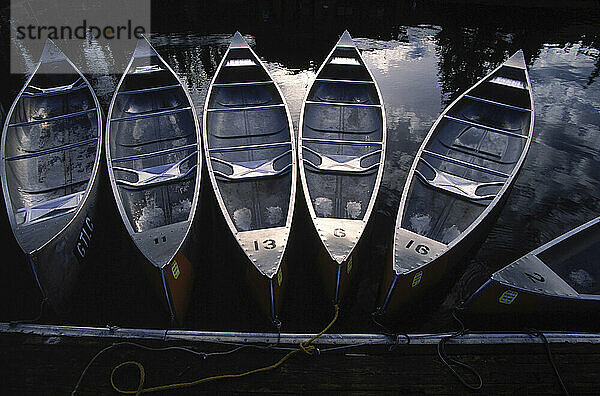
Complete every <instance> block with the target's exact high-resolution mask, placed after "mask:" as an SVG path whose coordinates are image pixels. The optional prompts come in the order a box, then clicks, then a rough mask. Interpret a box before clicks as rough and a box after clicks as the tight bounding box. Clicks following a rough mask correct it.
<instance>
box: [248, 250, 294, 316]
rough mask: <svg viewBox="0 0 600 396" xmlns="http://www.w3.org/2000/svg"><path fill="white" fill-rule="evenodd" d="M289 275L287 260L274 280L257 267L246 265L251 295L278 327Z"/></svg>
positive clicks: (282, 263) (283, 261)
mask: <svg viewBox="0 0 600 396" xmlns="http://www.w3.org/2000/svg"><path fill="white" fill-rule="evenodd" d="M287 275H288V266H287V262H286V260H285V259H284V260H282V261H281V264H280V266H279V270H278V271H277V273H276V274H275V275H274V276H273V277H272V278H269V277H266V276H264V275H263V274H261V273H260V272H259V271H258V270H257V269H256V267H255V266H253V265H249V264H246V279H247V284H248V285H249V287H250V289H251V293H252V295H253V296H254V299H255V301H256V302H257V303H258V306H259V307H260V310H261V311H262V313H263V314H264V315H265V317H267V318H270V319H271V320H272V321H273V323H274V325H275V326H276V327H278V326H279V325H280V323H279V318H280V317H281V316H280V315H281V308H282V301H283V298H284V295H285V286H286V284H287V281H288V279H287Z"/></svg>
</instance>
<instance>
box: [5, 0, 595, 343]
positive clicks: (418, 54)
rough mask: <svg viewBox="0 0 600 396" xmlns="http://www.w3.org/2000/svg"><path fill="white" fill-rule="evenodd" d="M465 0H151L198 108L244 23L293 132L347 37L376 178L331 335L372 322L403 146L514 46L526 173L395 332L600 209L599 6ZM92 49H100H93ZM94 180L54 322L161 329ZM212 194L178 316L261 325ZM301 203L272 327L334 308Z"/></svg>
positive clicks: (425, 324)
mask: <svg viewBox="0 0 600 396" xmlns="http://www.w3.org/2000/svg"><path fill="white" fill-rule="evenodd" d="M475 4H476V5H473V6H468V5H465V4H464V3H461V2H456V3H454V4H450V3H447V4H446V5H444V6H440V5H439V3H438V2H433V1H431V2H429V1H405V2H403V1H400V2H392V1H377V2H374V3H373V2H371V3H366V2H358V1H333V0H322V1H295V2H278V1H266V0H264V1H263V0H255V1H247V2H241V1H233V0H230V1H222V2H204V1H202V2H196V3H185V4H182V5H179V6H177V7H173V6H172V5H171V4H170V3H168V2H157V1H155V2H153V3H152V7H153V8H152V11H153V15H154V18H153V21H152V29H153V34H152V36H151V41H152V44H153V45H154V46H155V48H156V49H157V50H158V52H159V53H160V54H161V55H162V56H163V57H164V58H165V60H166V61H167V62H168V63H169V64H170V65H172V66H173V68H174V69H175V71H176V72H177V73H178V74H179V75H180V76H181V77H182V78H183V79H184V81H185V83H186V84H187V86H188V88H189V89H190V92H191V95H192V99H193V102H194V104H195V106H196V108H197V110H198V114H202V109H203V104H204V99H205V96H206V92H207V89H208V85H209V83H210V79H211V78H212V76H213V75H214V73H215V71H216V68H217V66H218V63H219V61H220V59H221V57H222V56H223V54H224V53H225V50H226V49H227V46H228V43H229V40H230V37H231V34H232V33H233V32H234V31H235V30H240V31H241V32H242V33H244V34H248V36H247V38H248V40H249V42H250V44H251V45H252V46H253V47H254V49H255V50H256V52H257V53H258V55H259V56H260V57H261V58H262V59H263V60H264V61H265V62H266V66H267V67H268V69H269V71H270V72H271V73H272V74H273V77H274V79H275V81H276V82H277V83H278V84H280V86H281V88H282V91H283V93H284V95H285V97H286V99H287V101H288V104H289V106H290V110H291V113H292V119H293V123H294V127H295V128H296V130H297V126H298V118H299V113H300V108H301V104H302V99H303V97H304V93H305V91H306V88H307V86H308V84H309V83H310V81H311V79H312V77H313V76H314V73H315V71H316V69H317V68H318V67H319V65H320V64H321V62H322V60H323V59H324V57H325V56H326V54H327V53H328V52H329V51H330V49H331V46H332V45H333V44H334V43H335V41H336V39H337V37H338V35H339V34H340V33H341V32H342V31H343V30H344V29H349V30H350V32H351V33H352V35H353V36H354V37H355V38H356V41H357V44H358V46H359V48H360V49H361V50H362V51H363V56H364V58H365V61H366V63H367V64H368V66H369V67H370V68H371V70H372V72H373V74H374V76H375V78H376V80H377V81H378V83H379V85H380V88H381V91H382V95H383V99H384V102H385V106H386V117H387V125H388V147H387V152H386V162H385V170H384V178H383V183H382V186H381V190H380V193H379V196H378V199H377V202H376V206H375V209H374V215H373V217H372V221H371V223H370V225H369V232H368V233H367V234H366V236H367V239H366V240H365V241H364V244H363V249H362V250H361V252H360V260H359V262H360V266H359V271H360V275H361V276H360V282H359V284H358V285H357V287H356V289H355V293H354V294H353V295H352V296H351V297H350V298H349V300H348V302H347V304H346V306H345V307H344V311H343V313H342V316H341V318H340V321H339V323H338V324H337V326H336V329H335V330H336V331H349V332H364V331H375V329H374V327H373V326H372V324H371V323H370V320H369V316H370V312H371V311H372V310H373V309H374V305H375V299H376V297H377V293H378V288H379V282H380V281H381V274H382V272H383V266H384V259H385V256H386V253H387V250H388V249H389V245H390V241H391V237H392V234H393V229H394V223H395V217H396V212H397V209H398V205H399V199H400V195H401V193H402V189H403V187H404V181H405V177H406V174H407V172H408V170H409V168H410V165H411V163H412V160H413V158H414V154H415V152H416V151H417V150H418V148H419V146H420V144H421V142H422V140H423V138H424V137H425V135H426V134H427V132H428V130H429V128H430V127H431V125H432V124H433V122H434V121H435V119H436V118H437V116H438V115H439V113H440V111H441V110H442V109H443V108H444V107H445V106H446V105H447V104H449V103H450V101H452V100H453V99H454V98H455V97H457V96H458V95H459V94H460V93H461V92H463V91H464V90H466V89H467V88H469V87H470V86H471V85H472V84H473V83H475V82H476V81H477V80H479V79H480V78H481V77H483V76H484V75H486V74H487V73H488V72H489V71H490V70H491V69H493V68H494V67H496V66H497V65H499V64H500V63H502V62H503V61H504V60H505V59H506V58H507V57H508V56H509V55H510V54H512V53H513V52H515V51H516V50H518V49H519V48H523V50H524V53H525V56H526V61H527V64H528V67H529V68H530V75H531V80H532V85H533V91H534V102H535V112H536V124H535V131H534V136H535V137H534V142H533V144H532V147H531V150H530V153H529V155H528V158H527V160H526V162H525V165H524V168H523V169H522V172H521V174H520V175H519V177H518V179H517V182H516V184H515V186H514V188H513V190H512V193H511V194H510V196H509V198H508V200H507V202H506V204H505V206H504V209H503V210H502V212H501V213H500V216H499V218H498V220H497V222H496V223H495V224H494V225H493V227H492V228H491V230H490V232H489V234H487V233H484V234H482V235H479V238H481V243H480V247H479V249H475V250H474V251H473V252H472V253H471V254H470V255H469V258H468V259H466V260H465V261H464V262H463V263H462V264H461V266H460V270H459V271H457V272H456V273H455V274H453V275H452V276H451V277H449V278H448V282H450V283H451V284H449V285H448V287H447V288H445V289H444V290H443V291H442V292H440V296H438V298H437V299H435V301H432V302H430V304H429V309H427V310H423V312H422V313H421V314H419V315H415V316H411V317H410V318H409V319H410V323H407V326H406V327H407V328H410V329H411V330H412V331H432V330H440V329H449V328H451V327H452V326H453V324H452V322H451V320H450V310H451V308H452V307H453V306H454V305H455V304H456V303H457V302H459V301H460V300H462V299H464V298H466V297H467V296H468V295H469V294H470V293H471V292H472V291H474V290H475V289H476V288H477V287H479V286H480V285H481V284H482V283H483V282H484V281H485V280H486V279H487V278H488V277H489V276H490V274H491V273H493V272H494V271H496V270H498V269H499V268H501V267H503V266H505V265H506V264H508V263H510V262H511V261H512V260H514V259H516V258H518V257H520V256H521V255H523V254H525V253H526V252H528V251H530V250H532V249H533V248H535V247H537V246H539V245H541V244H543V243H545V242H547V241H549V240H550V239H552V238H554V237H556V236H558V235H560V234H562V233H564V232H566V231H567V230H569V229H571V228H573V227H575V226H577V225H579V224H582V223H583V222H585V221H587V220H590V219H591V218H593V217H596V216H597V215H598V213H599V209H600V204H599V202H600V201H599V200H598V198H599V197H600V183H599V181H600V163H599V162H600V155H599V149H600V133H599V132H600V113H599V112H600V89H599V82H598V75H599V74H600V71H599V70H600V45H599V44H600V43H599V37H600V23H599V22H600V10H599V9H598V8H593V9H580V8H568V9H557V8H535V7H530V8H523V7H494V6H483V5H481V4H478V3H475ZM7 12H8V11H7V10H4V11H3V13H2V15H0V26H1V29H2V35H1V37H3V38H6V37H9V31H8V16H7ZM8 45H9V40H8V39H5V40H4V39H3V40H0V47H1V48H0V49H1V50H2V51H3V52H2V53H8ZM91 51H92V49H89V48H88V49H86V48H83V50H82V51H81V57H80V58H79V59H75V60H74V61H75V63H78V62H80V63H83V62H87V61H89V59H88V58H89V57H91V56H92V55H91ZM93 51H96V52H95V54H96V55H97V53H98V52H97V51H100V52H102V51H103V49H102V48H99V49H98V48H95V49H93ZM96 55H94V56H96ZM34 57H35V56H34ZM94 59H96V58H94ZM8 66H9V65H8V61H7V59H3V60H2V61H1V67H2V72H3V75H4V76H9V78H5V79H2V81H1V82H0V84H1V88H2V92H6V93H8V94H5V95H3V96H2V98H1V99H0V100H1V102H2V105H3V107H4V108H5V109H7V108H9V107H10V105H11V102H12V101H13V100H14V98H15V96H16V94H17V93H18V91H19V90H20V88H21V86H22V84H23V83H24V78H25V77H24V76H22V75H11V74H10V73H9V70H8ZM123 66H124V65H123ZM101 70H102V67H101V65H99V66H98V73H96V74H91V75H89V77H90V81H91V83H92V85H93V86H94V89H95V90H96V92H97V94H98V96H99V99H100V102H101V104H102V107H103V109H104V113H105V114H106V112H107V109H108V104H109V102H110V98H111V96H112V94H113V91H114V88H115V87H116V84H117V82H118V79H119V78H120V76H118V75H106V74H103V73H101ZM204 176H206V175H204ZM102 177H103V183H102V187H101V197H102V199H103V203H102V208H104V209H103V215H102V220H101V221H100V222H99V224H98V225H97V229H98V233H97V239H96V241H95V246H94V248H93V249H94V254H93V255H92V257H94V260H93V263H91V264H90V269H89V271H88V272H87V274H86V277H85V279H84V280H83V281H82V284H81V290H78V292H77V294H78V297H77V298H76V299H75V302H74V312H73V314H72V316H70V317H69V318H64V319H62V322H63V323H69V324H73V323H76V324H89V325H101V326H103V325H106V324H111V325H119V326H130V327H163V326H165V325H166V321H165V319H166V317H165V315H164V311H163V308H162V305H161V304H162V302H161V301H160V299H159V298H157V297H156V296H155V295H154V294H153V293H152V291H150V290H149V288H148V287H147V283H146V282H145V278H144V274H143V271H142V270H141V269H140V268H139V265H137V264H136V262H138V261H140V259H141V258H140V255H139V253H137V252H136V249H134V246H133V243H132V242H131V240H130V238H129V237H128V236H127V233H126V231H125V228H124V227H123V225H122V223H121V219H120V217H119V216H118V212H117V209H116V205H115V204H114V202H113V198H112V193H111V191H110V186H109V185H108V180H107V178H106V174H105V173H104V174H103V176H102ZM214 200H215V198H214V196H213V192H212V189H211V187H210V185H209V180H208V178H207V177H204V180H203V183H202V201H201V204H200V205H201V207H200V210H199V213H200V217H199V220H198V221H199V229H200V238H199V241H198V249H199V251H200V253H201V254H200V260H199V263H198V274H199V275H198V278H199V279H198V281H197V284H196V287H195V290H194V296H193V302H192V309H191V310H190V313H189V315H188V318H187V323H186V327H188V328H194V329H211V330H251V331H259V330H271V327H270V325H269V323H267V322H266V321H265V320H264V318H263V317H262V314H261V313H260V311H259V310H258V309H257V307H256V306H255V305H254V302H253V299H252V298H251V296H250V294H249V291H248V290H247V286H246V284H245V281H244V277H243V272H244V271H243V269H244V268H243V266H244V265H246V264H245V263H244V261H243V260H242V258H243V256H242V254H241V250H240V249H239V248H238V247H237V244H236V243H235V241H234V239H233V237H232V235H231V233H230V232H229V230H228V228H227V225H226V224H225V221H224V219H223V216H222V215H221V213H220V212H219V210H218V206H217V205H216V203H215V201H214ZM303 200H304V198H303V196H302V194H301V193H300V192H299V194H298V197H297V207H296V209H295V217H294V224H293V229H292V234H291V240H290V242H289V250H288V259H289V268H290V273H289V279H290V280H289V285H288V288H287V299H286V301H285V306H284V310H283V314H282V316H283V317H282V319H283V323H284V327H283V330H284V331H312V330H315V329H318V328H320V327H321V326H322V325H323V323H325V322H327V320H328V318H329V317H330V315H331V307H330V305H331V304H330V302H328V301H326V299H325V297H324V296H323V294H322V292H321V287H320V284H319V279H318V278H317V277H316V276H315V274H316V269H315V268H314V267H315V257H316V255H317V252H318V249H320V248H321V245H320V241H319V240H318V239H317V236H316V233H315V232H314V231H313V229H312V225H311V224H310V219H309V217H308V214H307V209H306V204H305V203H304V202H303ZM0 217H1V219H0V227H1V228H2V230H3V232H4V235H5V238H4V239H5V241H6V243H5V246H6V247H5V251H4V255H5V258H4V267H3V269H4V276H3V277H2V280H1V281H0V282H1V283H0V290H1V292H2V295H1V299H0V301H1V303H0V306H1V308H0V310H1V311H2V314H1V315H0V319H2V320H6V319H8V320H12V319H17V318H26V317H34V316H35V315H36V314H37V309H38V304H39V301H40V293H39V291H38V290H37V287H36V285H35V281H34V279H33V276H32V274H31V270H30V268H29V267H28V266H27V265H26V261H25V257H24V255H23V254H22V253H21V252H20V249H19V247H18V245H17V243H16V241H15V240H14V238H13V236H12V233H11V232H10V229H9V228H10V227H9V224H8V221H7V218H6V214H5V212H4V210H3V215H2V216H0ZM47 320H48V322H53V323H54V322H56V320H57V319H56V318H54V317H48V318H47ZM557 326H560V324H558V325H557Z"/></svg>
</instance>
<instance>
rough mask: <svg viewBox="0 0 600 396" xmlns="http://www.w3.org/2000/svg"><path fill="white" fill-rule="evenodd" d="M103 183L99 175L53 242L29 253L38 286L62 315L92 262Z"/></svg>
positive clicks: (70, 306)
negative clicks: (77, 211) (100, 190)
mask: <svg viewBox="0 0 600 396" xmlns="http://www.w3.org/2000/svg"><path fill="white" fill-rule="evenodd" d="M99 185H100V177H96V179H95V180H94V182H93V184H92V186H91V187H90V190H89V195H88V197H87V199H86V201H85V203H84V204H83V206H82V207H81V209H80V211H79V213H78V214H77V216H76V217H75V218H74V219H73V220H72V221H71V222H70V223H69V225H68V226H67V227H66V228H65V229H64V230H63V231H62V232H61V233H60V234H58V235H57V236H56V237H54V238H53V239H52V240H51V241H50V242H49V243H47V244H46V245H45V246H43V247H42V248H41V249H39V250H37V251H34V252H32V253H31V254H30V255H29V260H30V262H31V266H32V269H33V271H34V274H35V277H36V281H37V283H38V286H39V287H40V289H41V291H42V294H43V295H44V297H45V298H47V299H48V302H49V304H50V306H51V307H52V308H53V309H54V311H55V312H56V313H57V314H59V315H64V314H66V313H68V312H69V311H70V310H71V308H72V305H71V302H72V301H71V296H72V295H73V293H74V291H75V290H76V289H77V287H78V285H79V281H80V279H81V276H82V274H83V272H84V271H85V268H86V266H87V265H88V262H89V261H90V257H89V256H88V254H87V253H88V252H89V251H90V247H91V246H92V244H93V243H94V241H95V239H96V237H95V234H96V230H95V228H94V227H95V224H96V221H97V219H98V217H97V209H98V208H97V203H98V197H97V195H98V194H97V192H98V188H99Z"/></svg>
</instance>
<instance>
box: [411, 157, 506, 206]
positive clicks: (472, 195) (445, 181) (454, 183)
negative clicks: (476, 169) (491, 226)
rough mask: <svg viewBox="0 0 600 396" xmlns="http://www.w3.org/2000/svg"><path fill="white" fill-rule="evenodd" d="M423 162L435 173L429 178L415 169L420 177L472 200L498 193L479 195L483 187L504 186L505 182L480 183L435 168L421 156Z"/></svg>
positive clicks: (482, 198) (491, 197)
mask: <svg viewBox="0 0 600 396" xmlns="http://www.w3.org/2000/svg"><path fill="white" fill-rule="evenodd" d="M419 159H420V160H421V161H423V163H424V164H425V165H426V166H427V167H428V168H429V169H431V171H432V172H433V174H434V177H433V179H428V178H427V177H425V175H423V174H422V173H421V172H420V171H418V170H416V169H415V173H416V174H417V175H418V176H419V179H420V180H421V181H422V182H423V183H425V184H428V185H430V186H432V187H435V188H439V189H441V190H445V191H448V192H449V193H452V194H456V195H460V196H462V197H465V198H468V199H471V200H476V201H477V200H485V199H494V197H495V196H496V194H486V195H479V194H477V190H479V189H480V188H483V187H489V186H502V185H503V184H504V182H501V181H498V182H485V183H480V182H477V181H474V180H470V179H466V178H464V177H460V176H456V175H453V174H450V173H447V172H444V171H441V170H439V169H436V168H434V167H433V166H432V165H431V164H430V163H429V162H427V161H426V160H424V159H423V158H419Z"/></svg>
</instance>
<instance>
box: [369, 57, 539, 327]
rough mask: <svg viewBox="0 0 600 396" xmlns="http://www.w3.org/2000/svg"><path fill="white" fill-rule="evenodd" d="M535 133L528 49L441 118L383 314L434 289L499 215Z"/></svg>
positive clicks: (419, 164) (405, 209)
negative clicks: (526, 62)
mask: <svg viewBox="0 0 600 396" xmlns="http://www.w3.org/2000/svg"><path fill="white" fill-rule="evenodd" d="M532 133H533V98H532V94H531V83H530V81H529V75H528V73H527V68H526V66H525V60H524V57H523V52H522V51H519V52H517V53H516V54H514V55H513V56H512V57H511V58H510V59H509V60H507V61H506V62H505V63H504V64H502V65H500V66H499V67H498V68H497V69H495V70H494V71H492V72H491V73H490V74H489V75H488V76H486V77H485V78H483V79H482V80H481V81H479V82H478V83H477V84H475V85H474V86H473V87H472V88H470V89H469V90H468V91H467V92H465V93H464V94H462V95H461V96H460V97H458V98H457V99H456V100H455V101H454V102H452V104H450V106H448V107H447V108H446V110H444V112H443V113H442V114H441V116H440V117H439V118H438V119H437V121H436V122H435V124H434V125H433V127H432V128H431V130H430V131H429V134H428V135H427V137H426V138H425V141H424V142H423V144H422V145H421V148H420V149H419V151H418V153H417V155H416V158H415V161H414V162H413V165H412V168H411V170H410V172H409V174H408V178H407V182H406V185H405V187H404V191H403V193H402V199H401V201H400V208H399V212H398V217H397V219H396V230H395V235H394V240H393V249H392V251H391V254H390V259H389V260H388V264H387V268H386V270H385V271H386V273H385V278H384V282H383V285H382V290H381V294H380V298H379V306H378V312H379V313H381V314H385V315H386V316H392V315H393V312H394V311H396V310H398V309H400V308H401V307H402V306H406V304H407V303H409V302H411V300H413V299H415V298H418V297H420V296H422V295H423V293H424V292H426V291H427V290H431V289H432V288H434V287H435V286H436V285H438V284H439V281H440V280H441V279H442V278H443V277H444V276H445V274H447V272H448V271H450V270H451V267H452V265H453V264H455V263H456V262H457V261H458V260H460V259H461V257H463V256H464V253H465V251H466V250H468V249H469V248H470V247H472V246H473V243H474V241H475V240H477V239H478V235H477V234H478V233H479V232H481V230H482V229H485V228H486V224H488V225H489V223H490V222H491V221H492V220H493V219H494V218H495V216H496V214H497V213H498V211H499V210H500V209H501V207H502V204H503V202H504V201H505V200H506V198H507V196H508V191H509V190H510V188H511V186H512V185H513V183H514V180H515V178H516V176H517V174H518V172H519V170H520V169H521V166H522V164H523V161H524V160H525V156H526V154H527V152H528V150H529V145H530V143H531V137H532Z"/></svg>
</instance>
